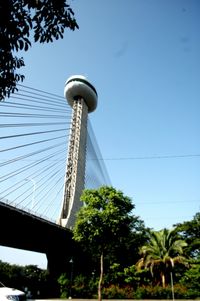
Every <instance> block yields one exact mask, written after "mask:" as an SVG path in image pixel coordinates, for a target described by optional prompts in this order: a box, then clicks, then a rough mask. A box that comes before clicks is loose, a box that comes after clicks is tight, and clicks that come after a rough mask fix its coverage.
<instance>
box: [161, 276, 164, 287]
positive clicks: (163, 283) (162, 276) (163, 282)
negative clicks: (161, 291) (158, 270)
mask: <svg viewBox="0 0 200 301" xmlns="http://www.w3.org/2000/svg"><path fill="white" fill-rule="evenodd" d="M161 278H162V287H163V288H164V287H165V274H161Z"/></svg>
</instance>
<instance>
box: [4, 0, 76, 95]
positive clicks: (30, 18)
mask: <svg viewBox="0 0 200 301" xmlns="http://www.w3.org/2000/svg"><path fill="white" fill-rule="evenodd" d="M66 28H69V29H70V30H75V29H78V28H79V27H78V24H77V22H76V19H75V18H74V12H73V10H72V9H71V8H70V6H69V5H68V4H67V0H59V1H58V0H6V1H1V3H0V40H1V48H0V74H1V77H0V100H3V99H4V98H5V97H9V96H10V94H11V93H13V92H14V91H15V90H17V88H16V84H17V83H18V82H19V81H23V80H24V75H23V74H19V73H18V69H20V68H21V67H23V66H24V65H25V63H24V59H23V58H22V57H19V56H16V52H19V51H20V50H21V51H22V50H24V51H27V50H29V48H30V46H31V40H32V38H31V37H30V34H31V33H32V35H33V40H34V42H39V43H49V42H53V41H54V40H58V39H60V38H61V39H62V38H63V37H64V35H63V34H64V30H65V29H66ZM32 35H31V36H32Z"/></svg>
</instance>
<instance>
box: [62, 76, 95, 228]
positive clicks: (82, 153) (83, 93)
mask: <svg viewBox="0 0 200 301" xmlns="http://www.w3.org/2000/svg"><path fill="white" fill-rule="evenodd" d="M64 95H65V98H66V99H67V101H68V103H69V105H70V106H71V107H72V108H73V113H72V121H71V132H70V140H69V147H68V159H67V165H66V175H65V188H64V197H63V203H62V209H61V214H60V218H59V221H58V223H59V224H60V225H61V226H63V227H67V228H72V227H73V226H74V223H75V219H76V213H77V211H78V210H79V209H80V207H81V206H82V203H81V201H80V197H81V194H82V191H83V190H84V187H85V164H86V143H87V117H88V113H90V112H93V111H94V110H95V109H96V107H97V98H98V96H97V92H96V90H95V88H94V87H93V86H92V85H91V83H90V82H89V81H88V80H87V79H86V78H85V77H84V76H81V75H75V76H71V77H70V78H68V80H67V81H66V84H65V89H64Z"/></svg>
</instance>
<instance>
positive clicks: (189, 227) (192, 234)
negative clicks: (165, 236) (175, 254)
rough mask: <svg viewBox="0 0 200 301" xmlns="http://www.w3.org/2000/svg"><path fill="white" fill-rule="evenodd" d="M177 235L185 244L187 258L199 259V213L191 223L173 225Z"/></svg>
mask: <svg viewBox="0 0 200 301" xmlns="http://www.w3.org/2000/svg"><path fill="white" fill-rule="evenodd" d="M175 227H176V231H177V233H178V234H179V235H180V236H181V237H182V239H184V240H185V241H186V242H187V247H186V253H187V255H188V256H189V257H192V258H193V259H197V258H199V257H200V212H197V213H196V214H195V215H194V217H193V219H192V220H191V221H187V222H183V223H179V224H176V225H175Z"/></svg>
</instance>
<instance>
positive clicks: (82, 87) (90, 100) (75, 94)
mask: <svg viewBox="0 0 200 301" xmlns="http://www.w3.org/2000/svg"><path fill="white" fill-rule="evenodd" d="M64 96H65V98H66V99H67V101H68V103H69V105H70V106H71V107H72V106H73V102H74V100H76V99H77V98H83V99H84V101H85V103H86V105H87V107H88V113H90V112H93V111H94V110H95V109H96V107H97V98H98V95H97V91H96V89H95V88H94V86H93V85H92V84H91V83H90V82H89V81H88V80H87V79H86V77H84V76H82V75H73V76H70V77H69V78H68V79H67V81H66V83H65V89H64Z"/></svg>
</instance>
